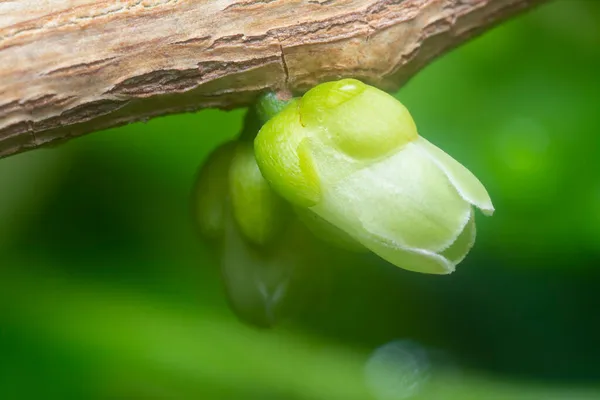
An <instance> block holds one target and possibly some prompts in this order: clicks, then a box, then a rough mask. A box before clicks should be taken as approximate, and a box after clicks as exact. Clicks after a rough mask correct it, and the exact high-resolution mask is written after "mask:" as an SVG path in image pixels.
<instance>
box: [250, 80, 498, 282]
mask: <svg viewBox="0 0 600 400" xmlns="http://www.w3.org/2000/svg"><path fill="white" fill-rule="evenodd" d="M254 147H255V154H256V160H257V162H258V165H259V167H260V170H261V172H262V175H263V176H264V177H265V178H266V179H267V181H268V182H269V184H270V185H271V187H273V188H274V189H275V191H277V192H278V193H279V194H280V195H281V196H283V197H284V198H286V199H287V200H288V201H290V202H292V203H293V204H294V205H296V206H297V207H301V208H302V207H303V208H307V209H308V210H310V211H311V212H313V213H315V214H317V215H318V216H319V217H320V218H322V219H323V220H325V221H327V222H328V223H330V224H332V225H334V226H335V227H337V228H338V229H340V230H342V231H344V232H345V233H346V234H348V235H349V236H350V237H351V238H352V239H354V240H355V241H357V242H359V243H360V244H362V245H363V246H364V247H366V248H368V249H370V250H371V251H373V252H374V253H376V254H377V255H379V256H380V257H382V258H384V259H385V260H387V261H389V262H391V263H392V264H394V265H397V266H399V267H402V268H405V269H408V270H412V271H417V272H424V273H434V274H447V273H450V272H452V271H453V270H454V268H455V265H456V264H457V263H459V262H460V261H461V260H462V259H463V258H464V257H465V256H466V254H467V253H468V251H469V250H470V248H471V247H472V245H473V243H474V240H475V220H474V214H473V211H472V206H473V205H474V206H476V207H478V208H480V209H481V210H482V211H483V212H484V213H485V214H488V215H491V214H492V212H493V211H494V208H493V206H492V203H491V200H490V198H489V195H488V194H487V191H486V190H485V188H484V187H483V185H482V184H481V183H480V182H479V180H477V178H476V177H475V176H474V175H473V174H472V173H471V172H470V171H469V170H467V169H466V168H465V167H463V166H462V165H461V164H459V163H458V162H457V161H456V160H454V159H453V158H452V157H450V156H449V155H447V154H446V153H444V152H443V151H442V150H440V149H439V148H437V147H436V146H434V145H433V144H431V143H430V142H428V141H427V140H425V139H424V138H422V137H420V136H419V135H418V133H417V129H416V126H415V123H414V121H413V119H412V117H411V116H410V114H409V112H408V110H406V108H405V107H404V106H403V105H402V104H401V103H400V102H399V101H398V100H396V99H395V98H394V97H392V96H391V95H389V94H387V93H385V92H382V91H380V90H378V89H376V88H374V87H371V86H368V85H365V84H363V83H361V82H359V81H357V80H353V79H343V80H341V81H337V82H329V83H325V84H322V85H319V86H316V87H315V88H313V89H311V90H310V91H308V92H307V93H306V94H305V95H304V96H303V97H302V98H301V99H300V100H298V101H294V102H291V103H290V104H289V105H288V106H287V107H286V108H284V109H283V110H282V111H281V112H280V113H279V114H277V115H276V116H275V117H273V118H272V119H271V120H269V121H268V122H267V123H266V124H265V125H264V126H263V127H262V129H261V130H260V132H259V134H258V135H257V137H256V139H255V141H254Z"/></svg>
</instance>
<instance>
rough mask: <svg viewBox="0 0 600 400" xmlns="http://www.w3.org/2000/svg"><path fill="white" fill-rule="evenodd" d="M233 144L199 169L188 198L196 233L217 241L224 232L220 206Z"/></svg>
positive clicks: (222, 212)
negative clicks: (190, 197) (190, 198)
mask: <svg viewBox="0 0 600 400" xmlns="http://www.w3.org/2000/svg"><path fill="white" fill-rule="evenodd" d="M235 148H236V144H235V143H234V142H228V143H225V144H224V145H222V146H221V147H219V148H217V149H216V150H215V151H214V152H213V153H212V154H211V155H210V156H209V157H208V159H207V160H206V162H205V163H204V165H202V167H201V168H200V172H199V173H198V177H197V179H196V183H195V185H194V190H193V194H192V197H193V198H192V208H193V210H192V212H193V215H194V218H195V222H196V224H197V226H198V228H199V230H200V233H201V234H202V235H203V236H204V237H206V238H209V239H218V238H219V237H221V236H222V235H223V230H224V226H225V223H224V212H225V211H224V207H225V206H224V204H225V199H226V198H227V195H228V190H229V186H228V184H227V175H228V171H229V165H230V163H231V159H232V158H233V155H234V152H235Z"/></svg>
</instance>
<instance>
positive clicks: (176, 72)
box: [0, 0, 544, 157]
mask: <svg viewBox="0 0 600 400" xmlns="http://www.w3.org/2000/svg"><path fill="white" fill-rule="evenodd" d="M543 1H544V0H404V1H398V0H396V1H394V0H123V1H107V0H14V1H11V0H8V1H7V0H0V157H3V156H7V155H10V154H14V153H18V152H21V151H24V150H27V149H31V148H36V147H39V146H42V145H44V144H48V143H52V142H57V141H61V140H66V139H69V138H71V137H75V136H79V135H82V134H85V133H88V132H93V131H95V130H99V129H103V128H108V127H112V126H117V125H120V124H125V123H129V122H134V121H137V120H145V119H148V118H151V117H153V116H157V115H163V114H168V113H176V112H182V111H191V110H198V109H201V108H206V107H220V108H233V107H240V106H244V105H247V104H248V103H249V102H251V101H252V100H253V99H254V98H255V97H256V95H257V94H258V93H260V91H262V90H265V89H275V90H276V89H285V90H291V91H293V92H295V93H301V92H302V91H304V90H306V89H307V88H310V87H311V86H313V85H315V84H317V83H319V82H322V81H325V80H331V79H336V78H340V77H356V78H359V79H362V80H364V81H366V82H368V83H371V84H374V85H377V86H379V87H381V88H383V89H389V90H393V89H397V88H398V87H400V86H401V85H402V84H403V83H404V82H406V80H408V79H409V78H410V77H411V76H412V75H414V74H415V73H416V72H418V71H419V70H420V69H421V68H422V67H424V66H425V65H426V64H427V63H429V62H430V61H431V60H432V59H433V58H435V57H436V56H438V55H440V54H442V53H443V52H445V51H447V50H449V49H451V48H453V47H455V46H457V45H459V44H460V43H462V42H464V41H465V40H467V39H468V38H470V37H472V36H474V35H476V34H478V33H480V32H482V31H484V30H486V29H489V28H490V27H491V26H493V25H495V24H497V23H498V22H500V21H502V20H504V19H506V18H508V17H510V16H512V15H515V14H517V13H519V12H520V11H523V10H526V9H528V8H531V7H532V6H534V5H536V4H539V3H542V2H543Z"/></svg>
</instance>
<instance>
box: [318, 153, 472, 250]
mask: <svg viewBox="0 0 600 400" xmlns="http://www.w3.org/2000/svg"><path fill="white" fill-rule="evenodd" d="M316 160H317V165H319V164H318V162H319V159H318V158H316ZM328 167H330V166H329V165H328ZM321 187H322V188H323V193H322V201H321V202H320V203H319V204H317V205H316V206H314V207H312V209H313V211H315V212H316V213H317V214H319V215H320V216H321V217H322V218H324V219H326V220H328V221H329V222H331V223H333V224H334V225H336V226H338V227H339V228H341V229H342V230H344V231H346V232H347V233H348V234H350V235H351V236H353V237H355V238H360V239H359V240H361V241H362V243H363V245H365V246H366V247H369V248H370V245H369V243H368V239H366V238H368V237H370V236H376V237H380V238H382V240H384V241H386V242H388V243H397V244H398V245H399V246H402V247H403V248H406V249H409V248H412V249H424V250H426V251H428V252H431V253H437V252H440V251H443V250H444V249H446V248H447V247H449V246H450V245H451V244H452V243H454V241H455V240H456V238H457V237H458V235H459V234H460V232H462V230H463V228H464V226H465V225H466V223H467V222H468V220H469V216H470V212H471V206H470V204H469V203H468V202H466V201H465V200H463V199H462V198H461V196H460V195H459V194H458V192H457V191H456V189H455V188H454V187H453V186H452V185H451V184H450V182H449V181H448V178H447V177H446V175H445V174H444V173H443V172H442V171H441V170H440V168H438V167H437V166H436V164H435V163H433V162H432V161H431V159H430V158H429V157H427V156H426V155H424V154H423V152H422V151H421V150H420V149H419V147H418V146H416V145H414V144H412V143H410V144H408V145H406V146H405V147H404V148H403V149H402V150H400V151H398V152H397V153H396V154H394V155H392V156H390V157H388V158H386V159H383V160H381V161H378V162H375V163H373V164H371V165H369V166H366V167H363V168H361V169H358V170H355V171H353V172H351V173H349V174H347V175H346V176H343V177H342V178H341V179H339V180H338V181H334V182H322V186H321Z"/></svg>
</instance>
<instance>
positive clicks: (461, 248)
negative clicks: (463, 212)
mask: <svg viewBox="0 0 600 400" xmlns="http://www.w3.org/2000/svg"><path fill="white" fill-rule="evenodd" d="M475 236H476V228H475V213H474V212H473V211H472V210H471V216H470V218H469V221H468V222H467V225H466V226H465V229H464V230H463V231H462V232H461V234H460V235H459V236H458V238H456V241H455V242H454V243H452V245H451V246H450V247H448V248H447V249H446V250H444V251H443V252H442V253H441V254H442V255H443V256H444V257H446V258H447V259H449V260H450V261H451V262H452V263H453V264H454V265H457V264H458V263H459V262H461V261H462V260H464V258H465V257H466V256H467V254H468V253H469V250H471V248H472V247H473V245H474V244H475Z"/></svg>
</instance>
